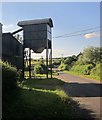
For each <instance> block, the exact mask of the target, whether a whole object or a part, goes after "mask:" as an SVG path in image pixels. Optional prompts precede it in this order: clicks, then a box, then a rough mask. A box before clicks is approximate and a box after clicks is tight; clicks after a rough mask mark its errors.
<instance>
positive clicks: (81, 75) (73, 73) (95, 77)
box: [64, 70, 102, 81]
mask: <svg viewBox="0 0 102 120" xmlns="http://www.w3.org/2000/svg"><path fill="white" fill-rule="evenodd" d="M64 72H65V73H69V74H72V75H76V76H80V77H83V78H90V79H93V80H97V81H102V79H101V78H100V76H94V75H83V74H81V73H77V72H73V71H67V70H65V71H64Z"/></svg>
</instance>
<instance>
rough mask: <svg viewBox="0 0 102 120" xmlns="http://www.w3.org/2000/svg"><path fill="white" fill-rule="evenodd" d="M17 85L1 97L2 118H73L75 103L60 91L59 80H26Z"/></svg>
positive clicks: (60, 84) (35, 119)
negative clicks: (2, 99)
mask: <svg viewBox="0 0 102 120" xmlns="http://www.w3.org/2000/svg"><path fill="white" fill-rule="evenodd" d="M18 85H19V88H18V89H15V90H13V91H11V92H7V93H6V94H4V95H3V98H4V101H3V118H5V119H8V118H9V119H15V118H16V119H32V120H38V119H41V120H43V119H44V120H45V119H53V118H55V119H62V118H63V119H66V120H68V119H71V118H73V116H75V111H74V106H75V105H76V102H74V101H73V100H72V99H71V98H70V97H69V96H67V95H66V93H65V92H64V91H63V90H62V89H61V86H62V85H63V82H62V81H61V80H59V79H56V78H53V79H27V80H25V81H23V82H22V83H19V84H18Z"/></svg>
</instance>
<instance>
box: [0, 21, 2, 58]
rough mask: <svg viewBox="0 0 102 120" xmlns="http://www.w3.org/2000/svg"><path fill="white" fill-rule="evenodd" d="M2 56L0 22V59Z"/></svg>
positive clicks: (0, 28)
mask: <svg viewBox="0 0 102 120" xmlns="http://www.w3.org/2000/svg"><path fill="white" fill-rule="evenodd" d="M1 58H2V24H1V23H0V59H1Z"/></svg>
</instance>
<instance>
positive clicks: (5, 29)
mask: <svg viewBox="0 0 102 120" xmlns="http://www.w3.org/2000/svg"><path fill="white" fill-rule="evenodd" d="M17 29H18V26H17V25H13V24H9V25H3V32H4V33H6V32H13V31H15V30H17Z"/></svg>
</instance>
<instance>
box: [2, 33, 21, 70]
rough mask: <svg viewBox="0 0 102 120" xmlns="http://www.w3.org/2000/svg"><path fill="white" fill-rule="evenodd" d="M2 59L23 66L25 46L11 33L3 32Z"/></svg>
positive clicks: (19, 66) (18, 66)
mask: <svg viewBox="0 0 102 120" xmlns="http://www.w3.org/2000/svg"><path fill="white" fill-rule="evenodd" d="M2 59H3V60H4V61H8V62H10V63H11V64H13V65H14V66H16V67H17V68H22V65H23V61H22V60H23V46H22V44H21V43H19V42H18V41H17V39H16V38H15V37H13V36H12V34H11V33H3V34H2Z"/></svg>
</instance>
